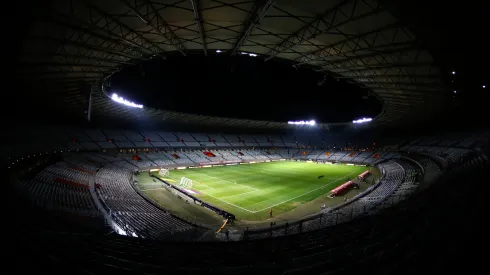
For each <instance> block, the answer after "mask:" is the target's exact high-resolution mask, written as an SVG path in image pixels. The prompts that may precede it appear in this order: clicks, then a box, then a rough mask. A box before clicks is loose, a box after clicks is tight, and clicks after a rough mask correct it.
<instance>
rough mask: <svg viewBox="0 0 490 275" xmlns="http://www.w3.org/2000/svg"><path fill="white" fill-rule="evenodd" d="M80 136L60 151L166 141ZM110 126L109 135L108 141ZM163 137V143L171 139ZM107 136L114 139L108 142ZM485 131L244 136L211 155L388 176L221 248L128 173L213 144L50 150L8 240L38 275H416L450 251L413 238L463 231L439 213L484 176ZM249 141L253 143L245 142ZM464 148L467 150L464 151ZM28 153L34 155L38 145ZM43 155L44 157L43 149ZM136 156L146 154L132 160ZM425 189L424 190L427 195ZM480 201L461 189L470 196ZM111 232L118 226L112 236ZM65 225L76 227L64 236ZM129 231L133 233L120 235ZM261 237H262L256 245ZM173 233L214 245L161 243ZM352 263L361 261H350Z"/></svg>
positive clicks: (188, 156)
mask: <svg viewBox="0 0 490 275" xmlns="http://www.w3.org/2000/svg"><path fill="white" fill-rule="evenodd" d="M78 133H79V134H78V138H79V139H77V140H76V141H74V142H73V141H68V142H66V143H64V145H63V147H61V148H56V149H55V150H62V149H63V150H67V148H69V146H70V144H80V145H82V144H83V143H84V142H85V143H87V142H93V143H94V144H97V142H100V143H104V144H112V145H114V147H116V148H115V149H117V150H123V151H124V150H126V149H128V148H117V146H121V145H120V144H121V142H125V141H121V140H123V138H121V136H124V137H126V138H127V140H128V141H127V142H131V143H135V142H137V140H136V138H137V137H138V138H139V136H138V134H139V135H140V136H141V139H142V140H144V139H150V140H151V141H150V142H146V141H145V143H146V144H148V143H151V144H153V143H154V142H167V141H163V140H165V139H164V138H163V137H162V136H161V135H159V134H158V132H141V133H138V132H136V131H135V132H127V131H116V132H110V131H105V130H99V131H79V132H78ZM80 133H82V134H80ZM103 133H106V134H111V137H108V136H105V134H103ZM117 133H121V136H117V135H116V134H117ZM136 133H138V134H136ZM70 135H72V134H71V133H70ZM84 136H85V137H84ZM164 136H166V137H167V138H168V135H167V134H165V135H164ZM174 136H175V135H174ZM193 136H194V135H193ZM196 136H199V135H197V134H196ZM211 136H213V139H215V140H218V139H219V137H218V136H221V135H219V134H213V135H211V134H209V135H208V137H211ZM112 138H113V139H114V142H109V141H108V140H107V139H112ZM254 138H255V136H254ZM484 138H486V137H483V136H481V135H480V136H475V138H474V139H470V141H467V140H465V141H464V142H461V141H460V140H461V139H460V138H459V137H458V138H454V139H453V140H451V139H452V137H450V136H448V137H447V139H446V138H444V137H443V138H441V137H439V138H437V139H436V140H434V141H432V142H421V141H415V142H412V143H407V145H404V146H402V147H400V149H399V151H397V152H385V151H379V152H378V151H364V152H363V151H340V150H335V149H328V150H326V149H315V150H311V149H302V148H295V147H296V146H294V147H293V148H283V149H277V150H272V149H270V148H256V149H251V148H248V149H247V146H246V145H245V144H243V143H241V144H242V145H241V146H237V147H235V148H234V149H230V148H220V149H217V150H211V152H212V153H213V154H214V155H215V156H216V158H218V159H220V160H224V161H229V160H232V161H258V160H260V161H265V160H270V159H272V158H278V157H280V158H286V159H294V160H299V159H304V160H313V161H321V162H326V161H330V162H335V161H339V160H340V161H346V162H352V163H365V164H373V163H376V164H375V165H377V167H378V168H379V169H380V171H382V176H381V177H380V179H379V180H378V181H377V182H376V183H375V184H374V185H372V186H371V187H370V188H368V189H367V190H365V191H364V192H361V193H360V194H359V195H357V196H356V197H353V198H350V199H349V200H347V201H345V202H344V203H342V204H340V205H337V206H335V207H332V208H327V209H324V210H322V211H321V212H319V213H318V214H315V215H312V216H309V217H305V218H304V219H302V220H300V221H289V222H284V223H283V222H278V223H277V224H274V226H271V227H267V228H253V229H249V230H245V231H244V232H243V233H242V239H244V240H246V241H240V242H228V243H225V244H223V245H222V246H216V245H215V244H213V242H216V241H218V239H219V240H225V241H226V240H228V239H227V238H226V237H223V238H218V239H216V238H211V236H214V235H215V233H214V232H213V231H212V230H209V229H207V228H203V227H201V226H199V225H197V224H194V223H192V222H189V221H186V220H184V219H182V218H180V217H177V216H175V215H172V214H170V213H169V212H168V211H166V210H165V209H163V208H161V207H159V206H157V205H155V204H153V203H152V202H151V201H150V200H148V198H145V196H144V195H142V194H140V193H138V192H137V190H136V189H135V188H134V184H135V183H134V180H133V178H132V174H133V172H134V171H136V170H138V169H141V168H143V167H149V166H160V167H175V166H177V165H197V164H198V163H199V162H201V161H209V158H208V157H206V155H205V154H203V152H205V151H210V149H201V148H200V149H193V148H188V149H186V147H187V146H185V144H184V145H182V142H180V148H179V150H178V151H177V150H174V149H173V147H172V146H170V145H166V146H165V147H159V146H152V147H153V149H152V150H150V151H139V152H126V151H124V152H117V150H115V151H114V152H101V150H102V149H104V148H106V147H104V146H99V147H98V148H97V149H90V150H88V148H86V147H85V148H86V150H87V151H85V150H81V151H78V152H66V151H64V152H61V151H58V152H57V153H54V152H53V153H51V154H44V155H45V156H48V155H55V156H58V157H59V159H57V160H56V161H54V162H52V163H49V164H47V165H45V166H44V167H43V168H42V169H41V170H40V171H39V172H36V173H35V174H34V175H33V176H32V177H31V178H29V179H21V180H20V182H19V183H18V184H17V185H15V186H16V187H17V188H18V190H19V191H20V193H21V194H24V195H25V196H26V199H27V202H29V204H23V203H22V201H16V202H12V205H15V206H16V207H18V208H19V209H26V210H27V209H29V210H28V211H24V212H23V213H25V214H24V215H23V216H22V218H20V217H15V218H13V219H12V221H15V222H14V224H15V225H16V228H17V227H18V229H16V232H14V234H13V235H12V237H13V238H18V240H19V243H18V247H17V248H18V249H20V250H22V251H24V253H25V254H24V257H31V258H33V259H37V261H39V262H40V263H39V264H40V266H41V267H42V268H40V271H44V270H46V271H52V270H53V267H54V266H56V267H57V268H58V269H61V270H62V271H65V272H67V271H68V270H72V271H73V270H77V271H79V272H80V273H85V274H107V273H111V272H118V273H127V272H129V270H144V272H146V273H159V272H170V273H193V274H195V273H196V272H199V273H201V274H211V273H213V274H220V273H229V272H230V271H232V272H234V273H239V274H241V273H250V272H256V273H268V274H275V273H280V274H304V273H318V272H324V271H325V270H328V272H329V274H345V273H352V272H363V273H369V271H368V270H369V268H370V267H372V266H373V265H376V266H379V267H380V268H378V269H377V274H379V273H378V272H379V270H380V269H381V270H382V271H384V273H385V274H388V273H389V274H391V273H393V272H397V273H406V272H410V270H411V268H410V267H411V265H412V263H413V262H414V261H417V262H418V263H425V264H427V265H429V266H430V265H437V260H435V259H440V260H442V259H444V256H443V255H439V254H437V253H436V254H433V253H431V252H430V250H428V251H425V252H422V253H419V252H420V251H421V250H419V249H418V248H417V247H416V246H415V245H414V244H415V243H424V245H427V246H428V247H433V246H436V245H441V244H443V243H445V241H446V240H447V239H446V238H445V237H441V234H449V233H446V232H447V231H448V230H449V231H451V233H456V232H454V230H453V228H456V227H454V225H455V224H456V222H457V221H456V220H457V219H455V218H454V216H453V215H451V219H449V217H446V216H441V215H439V213H441V211H447V209H452V211H453V214H454V215H459V216H458V217H463V216H464V215H465V214H466V212H464V211H465V210H464V209H465V203H466V201H455V200H453V199H452V197H451V194H454V192H458V193H461V192H463V193H468V192H469V190H470V189H471V188H460V187H461V186H460V185H459V183H460V182H461V181H465V182H475V181H480V180H481V179H482V177H486V176H487V175H486V171H488V170H487V168H486V167H488V157H487V156H486V155H485V153H486V152H485V149H486V148H488V147H485V145H486V143H485V142H484V140H483V139H484ZM104 139H106V140H104ZM175 139H177V137H175ZM247 139H248V140H249V142H253V141H250V137H247ZM154 140H156V141H154ZM222 140H227V141H228V138H227V136H226V135H223V136H222ZM237 140H240V139H238V137H237V139H236V140H235V142H237V144H240V142H239V141H237ZM262 140H263V139H262ZM118 141H119V143H118ZM168 142H170V141H168ZM60 144H63V143H60ZM230 144H231V146H232V147H234V146H233V144H232V143H231V142H230ZM285 144H286V143H285ZM422 144H425V145H422ZM462 144H464V145H465V147H464V148H463V146H461V147H459V146H460V145H462ZM471 145H473V146H479V147H478V148H477V147H471ZM82 147H83V146H80V147H79V148H82ZM145 147H146V146H145ZM54 148H55V147H53V148H52V149H54ZM129 148H134V146H131V147H129ZM162 149H164V150H162ZM19 152H23V151H19ZM303 152H304V154H303ZM352 153H355V154H353V155H351V154H352ZM29 154H30V156H32V157H34V154H33V153H32V152H31V153H29ZM36 154H38V156H36V157H39V153H38V151H36ZM134 155H137V156H138V157H139V159H140V160H135V159H133V156H134ZM174 155H177V156H178V157H174ZM374 155H377V158H375V157H374ZM12 158H13V159H12ZM15 158H16V156H11V160H10V161H13V162H12V163H14V164H11V166H12V168H15V167H17V166H19V165H20V163H19V164H17V161H15ZM421 186H424V191H423V192H422V191H420V188H419V187H421ZM92 189H93V190H94V192H95V196H93V194H92V193H91V192H92V191H91V190H92ZM460 195H461V194H460ZM473 196H474V194H469V193H468V194H462V197H467V198H469V197H473ZM408 198H410V199H408ZM28 207H29V208H28ZM30 207H33V208H30ZM38 210H42V211H43V212H38ZM105 213H107V214H108V215H107V216H108V217H109V220H108V219H107V216H106V214H105ZM353 219H356V221H355V222H354V221H353ZM441 220H444V222H442V221H441ZM436 221H437V222H436ZM451 224H452V225H453V226H451ZM53 226H55V228H56V229H55V230H53ZM115 227H119V228H120V229H122V231H119V234H117V233H116V232H118V231H117V229H115ZM61 228H65V229H66V232H69V233H61V232H60V231H61V230H62V229H61ZM34 229H36V230H34ZM77 232H78V233H77ZM111 232H112V233H111ZM123 232H124V234H126V235H129V236H124V234H121V233H123ZM427 234H432V236H435V237H434V239H432V242H430V243H427V242H421V241H422V240H424V239H425V236H426V235H427ZM131 236H133V237H131ZM136 236H137V237H136ZM460 236H461V235H460ZM270 237H275V238H270ZM469 238H470V236H467V235H464V234H463V235H462V236H461V237H460V239H458V240H457V241H456V243H459V244H462V243H463V242H465V241H467V240H469ZM258 239H260V241H253V240H258ZM176 240H186V241H204V240H206V241H213V242H202V243H179V244H174V243H172V242H166V241H176ZM33 244H35V246H33ZM432 245H433V246H432ZM454 245H457V244H454ZM73 247H77V249H72V248H73ZM188 251H193V253H194V255H193V257H192V259H191V260H190V259H188V258H186V257H183V255H186V253H188ZM256 251H262V252H264V253H268V252H270V253H272V252H274V253H273V254H270V255H273V256H271V257H270V258H267V257H265V258H264V257H263V255H265V254H264V253H260V256H259V255H256V253H255V252H256ZM415 251H417V253H415ZM217 255H219V256H217ZM393 255H396V257H393ZM81 259H83V260H81ZM354 260H355V261H356V262H358V264H356V265H355V266H353V265H350V264H349V263H351V262H352V261H354ZM43 262H44V263H43ZM22 268H23V267H22V265H19V266H18V271H19V272H20V273H22ZM57 271H60V270H57Z"/></svg>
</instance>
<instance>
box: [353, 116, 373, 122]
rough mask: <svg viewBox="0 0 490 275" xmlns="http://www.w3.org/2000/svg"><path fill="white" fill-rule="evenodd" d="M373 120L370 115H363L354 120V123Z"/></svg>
mask: <svg viewBox="0 0 490 275" xmlns="http://www.w3.org/2000/svg"><path fill="white" fill-rule="evenodd" d="M372 120H373V119H372V118H370V117H363V118H361V119H358V120H353V121H352V123H366V122H370V121H372Z"/></svg>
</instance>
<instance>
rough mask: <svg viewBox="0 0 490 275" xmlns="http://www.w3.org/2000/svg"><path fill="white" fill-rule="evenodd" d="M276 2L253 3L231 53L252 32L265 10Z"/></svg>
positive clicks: (266, 0)
mask: <svg viewBox="0 0 490 275" xmlns="http://www.w3.org/2000/svg"><path fill="white" fill-rule="evenodd" d="M275 4H276V1H275V0H259V1H257V2H256V3H255V5H254V8H253V11H252V13H250V14H249V16H248V18H247V20H246V21H245V25H244V28H243V30H242V32H241V33H240V36H239V37H238V39H237V42H236V43H235V46H234V47H233V51H232V52H231V55H232V56H233V55H236V53H237V52H238V50H239V49H240V48H241V47H242V46H243V44H245V41H247V38H248V36H249V35H250V34H251V33H252V31H253V30H254V28H255V26H256V25H259V24H260V21H261V20H262V18H264V16H265V14H266V13H267V11H268V10H269V9H270V8H271V7H273V6H274V5H275Z"/></svg>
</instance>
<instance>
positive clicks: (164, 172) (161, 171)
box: [158, 168, 170, 177]
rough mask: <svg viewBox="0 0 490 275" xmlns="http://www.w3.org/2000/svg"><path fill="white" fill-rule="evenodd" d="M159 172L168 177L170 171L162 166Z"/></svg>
mask: <svg viewBox="0 0 490 275" xmlns="http://www.w3.org/2000/svg"><path fill="white" fill-rule="evenodd" d="M158 174H159V175H160V176H162V177H168V176H169V174H170V172H169V171H168V170H167V169H164V168H162V169H160V171H158Z"/></svg>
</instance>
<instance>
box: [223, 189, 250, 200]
mask: <svg viewBox="0 0 490 275" xmlns="http://www.w3.org/2000/svg"><path fill="white" fill-rule="evenodd" d="M256 191H257V190H250V191H247V192H244V193H240V194H235V195H231V196H226V197H223V198H231V197H236V196H241V195H243V194H248V193H252V192H256Z"/></svg>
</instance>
